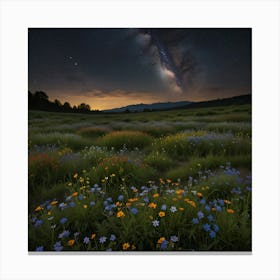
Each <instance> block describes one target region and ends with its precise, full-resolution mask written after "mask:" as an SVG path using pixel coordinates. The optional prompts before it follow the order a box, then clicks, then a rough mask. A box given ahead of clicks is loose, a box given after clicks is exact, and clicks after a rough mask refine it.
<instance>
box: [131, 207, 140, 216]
mask: <svg viewBox="0 0 280 280" xmlns="http://www.w3.org/2000/svg"><path fill="white" fill-rule="evenodd" d="M130 211H131V213H132V214H133V215H136V214H137V213H138V210H137V209H136V208H131V209H130Z"/></svg>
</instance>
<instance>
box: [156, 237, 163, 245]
mask: <svg viewBox="0 0 280 280" xmlns="http://www.w3.org/2000/svg"><path fill="white" fill-rule="evenodd" d="M164 240H165V237H161V238H160V239H159V240H158V241H157V243H158V244H161V243H162V242H163V241H164Z"/></svg>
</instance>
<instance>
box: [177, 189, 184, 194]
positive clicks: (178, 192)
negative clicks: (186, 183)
mask: <svg viewBox="0 0 280 280" xmlns="http://www.w3.org/2000/svg"><path fill="white" fill-rule="evenodd" d="M183 192H184V190H176V191H175V193H176V194H178V195H179V194H182V193H183Z"/></svg>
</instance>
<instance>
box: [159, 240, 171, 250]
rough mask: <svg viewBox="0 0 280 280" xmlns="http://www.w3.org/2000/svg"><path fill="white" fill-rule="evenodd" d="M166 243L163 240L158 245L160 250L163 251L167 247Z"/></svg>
mask: <svg viewBox="0 0 280 280" xmlns="http://www.w3.org/2000/svg"><path fill="white" fill-rule="evenodd" d="M168 243H169V242H168V241H167V240H163V241H162V243H161V244H160V249H162V250H165V249H166V248H167V246H168Z"/></svg>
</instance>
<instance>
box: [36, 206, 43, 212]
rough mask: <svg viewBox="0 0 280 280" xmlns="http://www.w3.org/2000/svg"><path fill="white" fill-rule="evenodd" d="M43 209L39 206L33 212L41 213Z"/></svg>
mask: <svg viewBox="0 0 280 280" xmlns="http://www.w3.org/2000/svg"><path fill="white" fill-rule="evenodd" d="M42 209H43V208H42V207H41V206H38V207H37V208H36V209H35V211H36V212H38V211H41V210H42Z"/></svg>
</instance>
